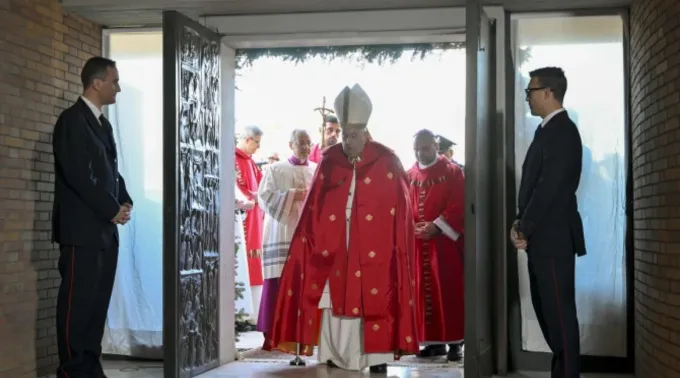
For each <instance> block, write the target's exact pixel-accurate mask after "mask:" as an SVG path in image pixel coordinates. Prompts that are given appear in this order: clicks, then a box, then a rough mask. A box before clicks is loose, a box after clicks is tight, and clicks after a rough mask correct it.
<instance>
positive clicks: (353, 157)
mask: <svg viewBox="0 0 680 378" xmlns="http://www.w3.org/2000/svg"><path fill="white" fill-rule="evenodd" d="M371 111H372V105H371V101H370V99H369V98H368V96H367V95H366V93H365V92H364V91H363V90H362V89H361V87H359V86H358V85H355V86H354V87H352V88H351V89H350V88H348V87H346V88H345V89H344V90H343V91H342V92H341V93H340V95H339V96H338V98H337V99H336V100H335V113H336V114H337V116H338V119H339V121H340V124H341V127H342V144H341V145H340V144H337V145H335V146H332V147H329V148H326V149H324V150H323V152H322V154H323V158H322V159H321V161H320V163H319V167H318V168H317V170H316V172H315V175H314V179H313V182H312V186H311V187H310V189H309V194H308V195H307V199H306V200H305V204H304V208H303V212H302V215H301V216H300V220H299V222H298V226H297V228H296V230H295V233H294V234H293V238H292V240H291V247H290V249H289V256H288V261H287V262H286V264H285V266H284V269H283V272H282V273H281V280H280V289H279V295H278V296H277V301H276V307H275V312H274V321H273V326H272V328H271V331H270V332H269V333H268V334H267V338H266V339H265V344H264V349H265V350H272V349H278V350H282V351H285V352H289V353H295V351H296V344H299V350H300V354H301V355H307V356H310V355H312V353H313V350H314V345H316V343H317V342H318V343H319V360H320V361H321V362H326V363H327V364H328V365H329V366H331V367H339V368H342V369H347V370H363V369H365V368H367V367H369V366H370V370H371V372H379V373H382V372H385V371H386V370H387V367H386V364H387V363H388V362H390V361H393V360H394V359H395V358H399V357H400V356H402V355H406V354H415V353H416V352H417V351H418V341H417V337H418V335H417V327H416V320H415V319H416V317H415V308H414V307H413V306H414V303H415V298H414V284H415V283H414V282H413V281H412V279H411V271H412V269H413V264H414V242H415V237H414V223H413V217H412V215H411V202H410V197H409V188H408V182H407V180H406V174H405V172H404V169H403V167H402V166H401V163H400V162H399V159H398V158H397V156H396V155H395V154H394V152H393V151H392V150H390V149H389V148H387V147H385V146H383V145H382V144H380V143H377V142H373V141H371V140H369V136H368V132H367V129H366V126H367V123H368V119H369V117H370V114H371Z"/></svg>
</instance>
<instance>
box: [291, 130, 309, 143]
mask: <svg viewBox="0 0 680 378" xmlns="http://www.w3.org/2000/svg"><path fill="white" fill-rule="evenodd" d="M300 134H305V135H307V136H309V133H308V132H307V130H304V129H295V130H293V131H292V132H291V133H290V140H289V142H290V143H295V142H297V138H298V135H300Z"/></svg>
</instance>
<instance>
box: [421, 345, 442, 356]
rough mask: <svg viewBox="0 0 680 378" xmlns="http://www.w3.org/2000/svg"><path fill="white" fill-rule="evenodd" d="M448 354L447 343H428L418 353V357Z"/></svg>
mask: <svg viewBox="0 0 680 378" xmlns="http://www.w3.org/2000/svg"><path fill="white" fill-rule="evenodd" d="M437 356H446V345H443V344H442V345H428V346H426V347H425V348H423V350H421V351H420V352H419V353H418V357H422V358H428V357H437Z"/></svg>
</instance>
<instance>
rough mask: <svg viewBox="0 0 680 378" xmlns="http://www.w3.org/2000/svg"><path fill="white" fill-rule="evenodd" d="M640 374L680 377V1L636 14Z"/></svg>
mask: <svg viewBox="0 0 680 378" xmlns="http://www.w3.org/2000/svg"><path fill="white" fill-rule="evenodd" d="M630 19H631V32H630V37H631V85H632V90H631V96H632V98H631V105H632V112H631V116H632V127H633V180H634V184H633V185H634V208H635V215H634V219H635V232H634V238H635V317H636V321H635V335H636V337H635V338H636V340H635V344H636V348H635V353H636V376H637V377H641V378H646V377H649V378H665V377H678V376H680V24H679V20H680V1H678V0H636V1H635V2H634V4H633V6H632V9H631V13H630Z"/></svg>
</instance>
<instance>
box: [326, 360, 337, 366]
mask: <svg viewBox="0 0 680 378" xmlns="http://www.w3.org/2000/svg"><path fill="white" fill-rule="evenodd" d="M326 366H328V367H329V368H336V367H338V365H336V364H335V362H333V361H331V360H328V361H326Z"/></svg>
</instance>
